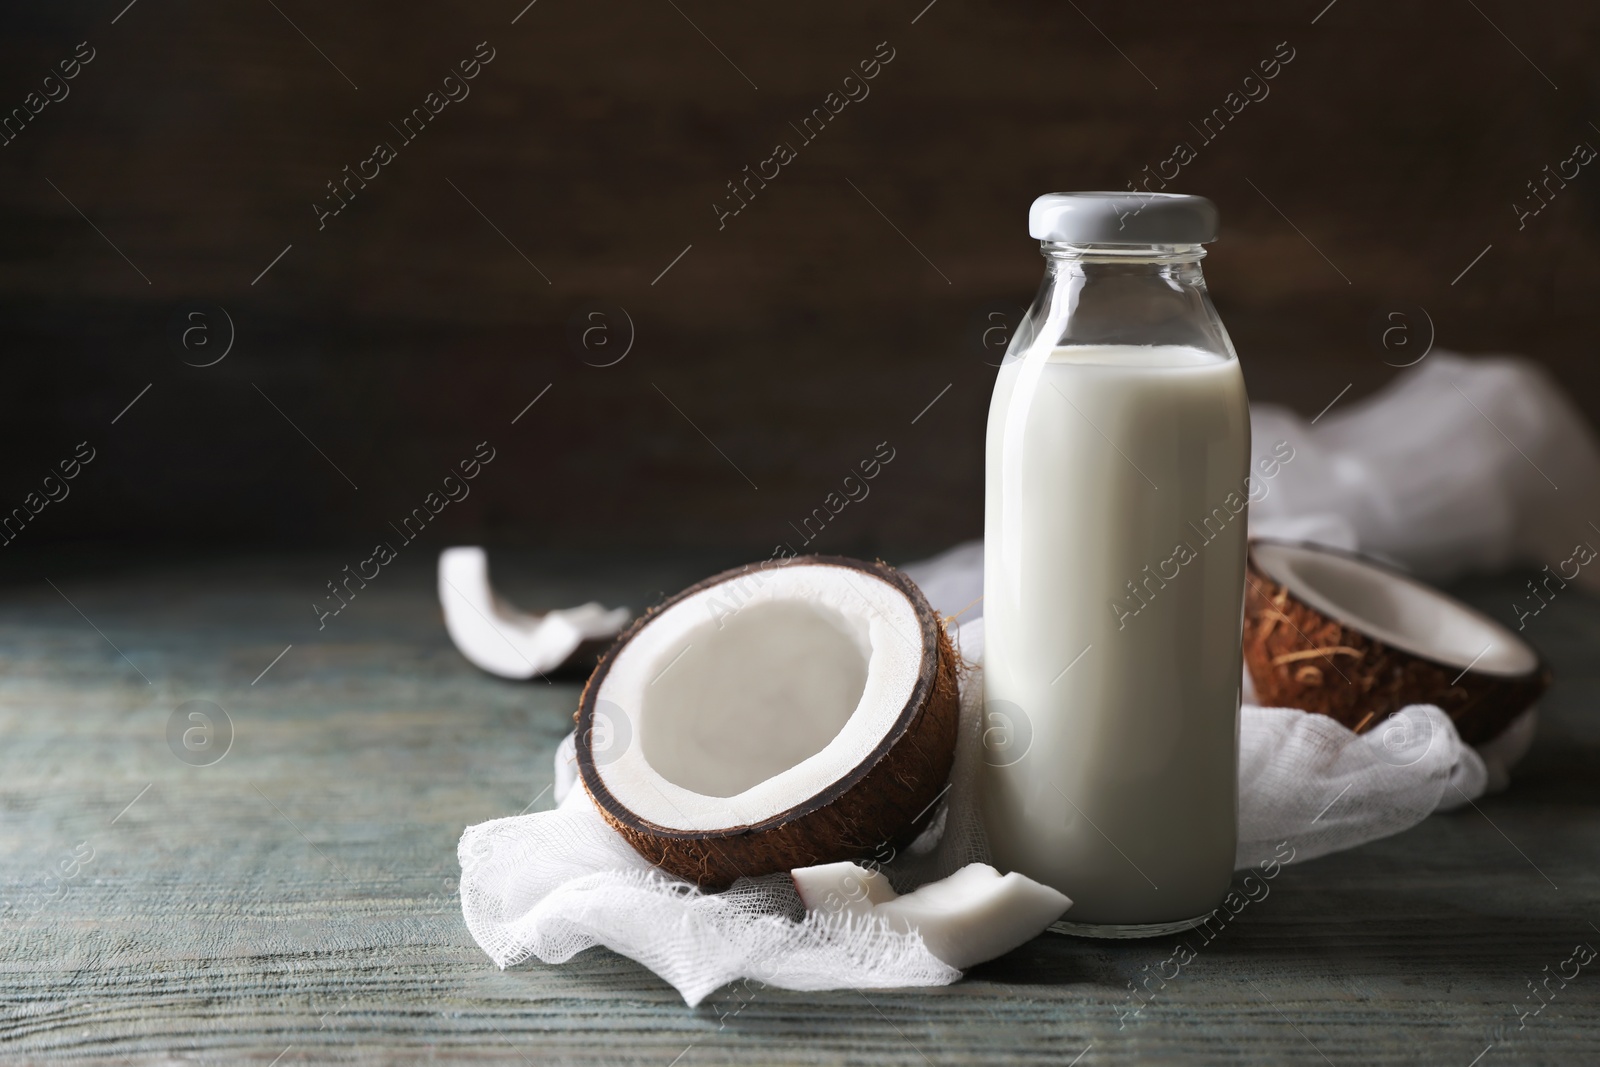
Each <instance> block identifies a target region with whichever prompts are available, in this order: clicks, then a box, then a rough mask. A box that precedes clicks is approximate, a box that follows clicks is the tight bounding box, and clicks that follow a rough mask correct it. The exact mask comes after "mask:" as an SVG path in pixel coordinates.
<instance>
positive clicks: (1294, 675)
mask: <svg viewBox="0 0 1600 1067" xmlns="http://www.w3.org/2000/svg"><path fill="white" fill-rule="evenodd" d="M1305 547H1310V546H1305ZM1318 551H1326V552H1334V551H1335V550H1333V549H1322V548H1319V549H1318ZM1335 554H1338V555H1344V556H1347V557H1351V558H1356V559H1359V560H1360V562H1362V563H1363V564H1365V565H1368V566H1371V567H1373V568H1376V569H1378V570H1381V571H1385V572H1388V573H1390V574H1394V575H1395V576H1396V580H1414V579H1409V578H1403V577H1402V576H1401V575H1400V574H1399V573H1398V572H1395V571H1393V570H1392V569H1391V568H1388V567H1384V566H1383V565H1382V564H1380V563H1376V562H1374V561H1372V560H1369V559H1366V558H1364V557H1356V556H1354V554H1353V553H1335ZM1462 607H1463V610H1471V609H1469V608H1466V606H1465V605H1463V606H1462ZM1244 662H1245V667H1246V668H1247V669H1248V670H1249V672H1250V680H1251V681H1252V682H1253V683H1254V684H1255V689H1256V696H1257V698H1258V699H1259V700H1260V702H1261V703H1262V704H1264V705H1267V706H1269V707H1289V708H1301V709H1304V710H1306V711H1311V712H1316V713H1318V714H1322V715H1327V716H1330V717H1332V718H1334V719H1337V720H1338V721H1339V722H1341V723H1343V724H1344V725H1345V726H1347V727H1349V728H1350V729H1351V730H1354V731H1355V732H1356V733H1362V732H1365V731H1367V730H1371V729H1373V728H1374V727H1376V726H1377V725H1378V724H1379V723H1381V722H1382V721H1383V720H1385V719H1387V718H1388V717H1389V716H1391V715H1393V714H1394V713H1395V712H1397V711H1399V710H1400V709H1401V708H1404V707H1407V706H1409V705H1411V704H1434V705H1437V706H1438V707H1439V708H1440V709H1441V710H1443V711H1444V712H1445V714H1447V715H1449V716H1450V719H1451V721H1452V722H1453V723H1454V724H1455V728H1456V732H1457V733H1458V734H1460V735H1461V739H1462V740H1463V741H1465V742H1466V743H1467V744H1469V745H1481V744H1483V743H1484V742H1486V741H1489V740H1491V739H1493V738H1494V737H1495V736H1497V735H1498V734H1499V733H1500V732H1501V731H1503V730H1504V729H1505V728H1506V727H1507V726H1509V725H1510V724H1511V722H1512V720H1514V719H1516V718H1517V716H1519V715H1521V714H1522V713H1523V712H1524V711H1526V710H1527V709H1528V708H1529V707H1530V706H1531V705H1532V704H1533V702H1534V701H1535V700H1537V699H1538V698H1539V695H1540V694H1541V693H1543V692H1544V690H1545V689H1546V688H1547V687H1548V686H1549V684H1550V672H1549V669H1548V667H1546V665H1545V664H1544V662H1543V660H1540V661H1539V663H1538V666H1537V668H1536V669H1535V670H1533V671H1531V672H1529V673H1528V674H1526V675H1520V676H1515V677H1508V676H1506V675H1501V674H1488V673H1485V672H1482V671H1475V670H1467V671H1463V670H1462V669H1461V668H1460V666H1452V665H1450V664H1446V663H1440V662H1436V661H1434V660H1431V659H1428V658H1426V657H1424V656H1419V655H1416V654H1415V653H1411V652H1407V651H1404V650H1401V649H1398V648H1394V647H1392V646H1391V645H1388V644H1386V643H1384V642H1383V641H1380V640H1378V639H1377V638H1374V637H1370V636H1368V635H1367V634H1365V633H1362V632H1361V631H1360V630H1358V629H1356V628H1355V627H1353V626H1351V625H1347V624H1345V623H1342V622H1340V621H1338V620H1337V619H1333V618H1329V617H1328V616H1326V615H1324V614H1323V613H1322V612H1320V611H1318V610H1317V609H1316V608H1314V607H1312V606H1311V605H1309V604H1307V603H1305V602H1304V601H1302V600H1300V599H1298V598H1297V597H1296V596H1295V595H1294V593H1293V592H1292V591H1291V590H1290V589H1289V588H1288V587H1286V586H1284V585H1282V584H1280V583H1278V582H1277V581H1275V580H1273V579H1272V578H1271V577H1269V576H1268V575H1267V574H1266V573H1265V572H1264V571H1263V570H1261V569H1260V568H1259V567H1257V565H1256V561H1255V558H1254V554H1253V552H1252V555H1251V558H1250V562H1249V566H1248V568H1247V570H1246V585H1245V600H1244Z"/></svg>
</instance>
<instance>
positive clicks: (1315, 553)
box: [1251, 541, 1539, 678]
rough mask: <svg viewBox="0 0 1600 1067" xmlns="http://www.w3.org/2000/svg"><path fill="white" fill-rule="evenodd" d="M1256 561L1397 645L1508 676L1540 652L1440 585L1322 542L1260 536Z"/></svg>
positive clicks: (1530, 666) (1535, 661) (1311, 600)
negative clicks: (1316, 544)
mask: <svg viewBox="0 0 1600 1067" xmlns="http://www.w3.org/2000/svg"><path fill="white" fill-rule="evenodd" d="M1251 555H1252V557H1253V558H1254V560H1255V563H1256V566H1257V567H1259V568H1261V570H1262V572H1263V573H1265V574H1266V575H1267V576H1268V577H1270V578H1271V579H1272V580H1273V581H1275V582H1278V583H1279V584H1280V585H1283V586H1285V587H1286V588H1288V589H1290V590H1291V591H1292V592H1293V593H1294V595H1295V596H1296V597H1297V598H1299V599H1300V600H1301V601H1302V602H1304V603H1305V604H1306V605H1307V606H1309V607H1311V608H1314V609H1315V610H1317V611H1319V612H1321V613H1322V614H1323V615H1325V616H1327V617H1328V618H1330V619H1334V620H1337V621H1338V622H1341V623H1343V624H1344V625H1346V626H1349V627H1350V628H1352V629H1354V630H1357V631H1360V632H1361V633H1364V634H1366V635H1367V636H1369V637H1372V638H1375V639H1376V640H1379V641H1382V642H1383V643H1384V644H1386V645H1388V646H1390V647H1391V648H1396V649H1399V650H1401V651H1402V652H1408V653H1410V654H1412V655H1414V656H1420V657H1423V658H1425V659H1430V660H1433V661H1434V662H1436V663H1442V664H1445V665H1446V666H1451V667H1459V668H1461V669H1462V670H1463V671H1465V670H1467V669H1469V668H1470V669H1472V670H1474V671H1477V672H1479V673H1482V674H1487V675H1498V676H1503V677H1508V678H1516V677H1522V676H1524V675H1527V674H1531V673H1532V672H1534V671H1535V670H1537V669H1538V667H1539V657H1538V654H1537V653H1536V652H1534V650H1533V649H1532V647H1530V646H1529V645H1528V644H1527V642H1525V641H1523V640H1522V639H1521V638H1519V637H1517V636H1516V635H1515V634H1513V633H1512V632H1511V631H1510V630H1508V629H1506V628H1505V627H1504V626H1501V625H1500V624H1499V623H1497V622H1495V621H1494V620H1493V619H1490V618H1489V617H1488V616H1486V615H1482V614H1480V613H1478V612H1476V611H1474V610H1472V609H1471V608H1469V607H1467V606H1466V605H1464V604H1462V603H1460V602H1459V601H1456V600H1453V599H1451V598H1450V597H1448V596H1446V595H1444V594H1443V593H1440V592H1439V591H1437V590H1435V589H1432V588H1430V587H1428V586H1427V585H1424V584H1423V583H1421V582H1418V581H1415V580H1413V579H1411V578H1408V577H1406V576H1405V575H1402V574H1399V573H1396V572H1394V571H1390V570H1386V569H1383V568H1380V567H1376V566H1373V565H1372V564H1370V563H1367V562H1365V561H1363V560H1361V559H1358V558H1354V557H1351V556H1346V555H1342V554H1339V553H1335V552H1329V551H1327V550H1325V549H1319V548H1316V547H1314V546H1304V545H1296V544H1290V543H1286V542H1279V541H1257V542H1255V543H1254V544H1253V545H1252V546H1251Z"/></svg>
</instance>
